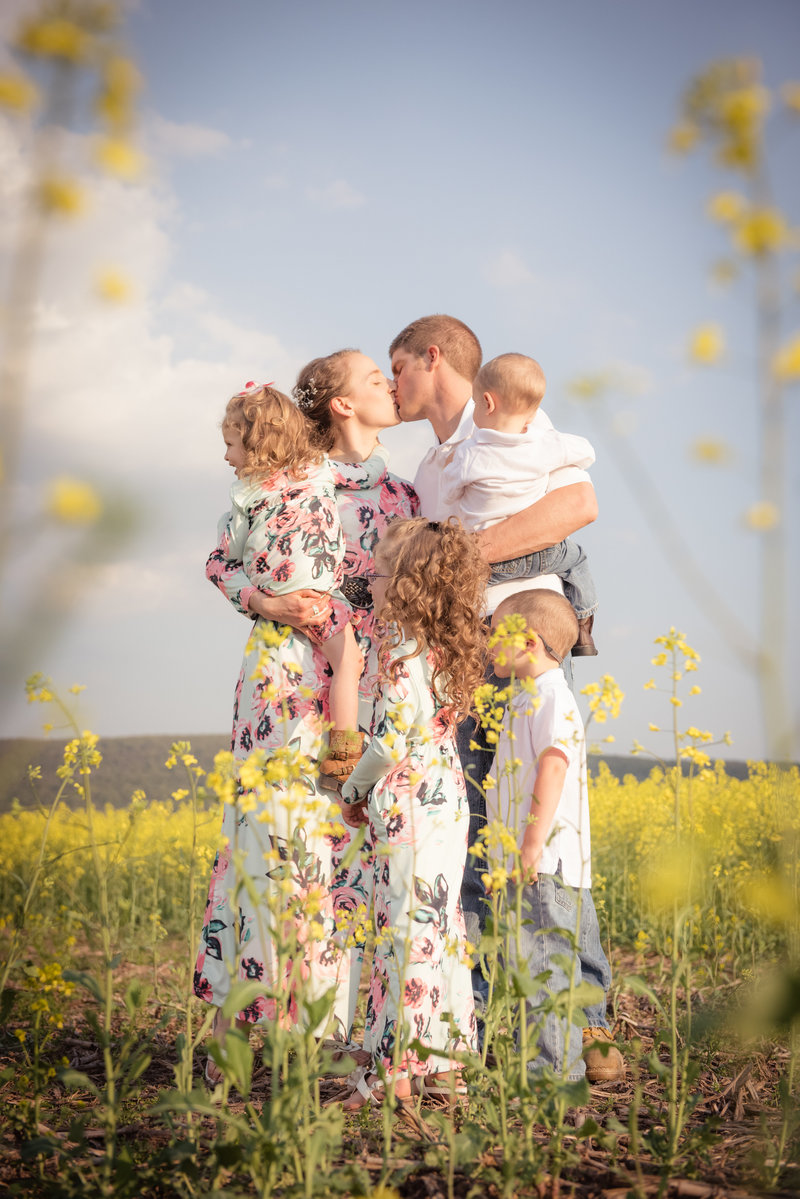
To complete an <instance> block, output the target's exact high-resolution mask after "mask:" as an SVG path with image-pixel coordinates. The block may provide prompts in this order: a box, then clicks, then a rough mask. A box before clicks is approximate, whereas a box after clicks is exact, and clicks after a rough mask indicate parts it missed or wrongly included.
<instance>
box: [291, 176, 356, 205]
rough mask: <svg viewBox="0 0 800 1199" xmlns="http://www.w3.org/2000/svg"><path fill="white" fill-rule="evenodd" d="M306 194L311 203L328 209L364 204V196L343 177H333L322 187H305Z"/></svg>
mask: <svg viewBox="0 0 800 1199" xmlns="http://www.w3.org/2000/svg"><path fill="white" fill-rule="evenodd" d="M306 195H307V196H308V198H309V200H310V201H311V203H312V204H315V205H316V206H317V207H318V208H325V209H328V210H332V209H336V208H360V207H361V206H362V204H366V202H367V199H366V196H362V194H361V192H359V191H356V189H355V188H354V187H353V186H352V185H351V184H349V183H348V182H347V181H346V180H345V179H334V180H333V181H332V182H331V183H327V184H326V185H325V186H324V187H309V188H306Z"/></svg>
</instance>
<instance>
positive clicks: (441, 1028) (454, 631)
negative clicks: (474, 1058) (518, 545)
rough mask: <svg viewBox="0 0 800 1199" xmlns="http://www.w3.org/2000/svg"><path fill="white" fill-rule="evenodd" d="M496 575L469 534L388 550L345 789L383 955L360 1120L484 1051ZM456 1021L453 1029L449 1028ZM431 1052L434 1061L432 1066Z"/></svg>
mask: <svg viewBox="0 0 800 1199" xmlns="http://www.w3.org/2000/svg"><path fill="white" fill-rule="evenodd" d="M488 573H489V568H488V566H487V565H486V564H485V562H484V561H483V559H482V558H481V555H480V552H479V550H478V545H477V542H476V540H475V538H474V537H473V535H472V534H469V533H466V532H465V531H464V529H463V528H462V527H461V525H460V524H459V522H458V521H456V520H450V521H448V522H447V523H439V522H431V521H426V520H423V519H421V518H416V519H412V520H405V521H396V522H395V523H393V524H392V525H390V526H389V528H388V530H387V532H386V533H385V535H384V536H383V538H382V539H381V540H380V542H379V543H378V547H377V551H376V554H375V568H374V572H373V573H372V574H371V576H370V578H371V587H372V594H373V599H374V603H375V610H376V613H377V615H378V617H379V618H380V620H381V621H382V622H383V626H384V630H385V633H384V637H383V640H382V644H381V648H380V655H379V656H380V677H379V696H378V699H377V702H376V710H375V729H374V734H373V737H372V740H371V741H370V744H369V746H368V747H367V749H366V750H365V752H364V756H363V757H362V759H361V761H360V762H359V763H358V765H357V766H356V767H355V769H354V771H353V773H352V774H351V776H350V778H349V779H348V780H347V782H346V783H345V784H344V786H343V788H342V798H343V801H344V803H345V804H346V805H347V808H346V815H345V819H346V820H348V822H352V823H355V822H358V821H368V822H369V826H370V834H371V839H372V840H373V841H374V843H375V847H376V853H375V858H374V913H375V929H376V944H375V951H374V956H373V960H372V967H371V975H370V985H369V993H368V1000H367V1012H366V1028H365V1041H364V1048H365V1049H367V1050H368V1051H369V1052H370V1053H371V1056H372V1072H371V1073H365V1072H361V1073H357V1074H356V1075H355V1082H354V1088H353V1091H352V1092H351V1094H350V1096H348V1098H347V1099H346V1100H345V1101H344V1106H345V1108H346V1109H347V1110H355V1109H357V1108H359V1107H361V1106H363V1105H364V1104H366V1103H369V1102H375V1103H377V1102H380V1092H381V1091H382V1090H383V1089H385V1087H386V1086H387V1085H389V1084H390V1083H392V1084H393V1086H394V1092H395V1095H397V1096H404V1095H409V1094H411V1093H413V1092H417V1093H429V1092H430V1090H431V1089H434V1088H437V1087H440V1086H441V1085H444V1086H447V1085H450V1083H451V1081H452V1080H451V1078H450V1077H449V1072H450V1071H451V1070H455V1069H457V1060H456V1058H455V1056H454V1055H455V1054H456V1053H458V1052H463V1051H465V1050H470V1049H473V1048H474V1047H475V1033H476V1026H475V1012H474V1009H473V1002H472V983H471V976H470V968H469V964H468V962H467V960H466V959H465V941H466V932H465V929H464V918H463V913H462V910H461V902H460V889H461V879H462V875H463V872H464V862H465V858H466V852H467V833H468V828H469V807H468V804H467V798H466V788H465V784H464V776H463V773H462V771H461V766H460V763H459V758H458V752H457V749H456V744H455V726H456V722H457V721H458V720H460V719H461V718H462V717H463V716H465V715H467V714H468V713H469V712H471V711H472V708H473V696H474V693H475V690H476V688H477V687H479V686H480V685H481V684H482V682H483V674H484V668H485V663H486V648H485V642H484V629H483V625H482V622H481V610H482V606H483V595H484V588H485V585H486V580H487V577H488ZM445 1016H447V1017H449V1018H448V1019H445ZM417 1041H418V1042H421V1043H422V1044H423V1045H424V1046H426V1048H429V1049H431V1050H434V1053H433V1054H432V1055H431V1056H429V1057H427V1058H426V1060H425V1061H423V1060H421V1058H420V1056H419V1054H418V1052H417V1051H416V1050H414V1049H412V1048H411V1045H412V1042H417Z"/></svg>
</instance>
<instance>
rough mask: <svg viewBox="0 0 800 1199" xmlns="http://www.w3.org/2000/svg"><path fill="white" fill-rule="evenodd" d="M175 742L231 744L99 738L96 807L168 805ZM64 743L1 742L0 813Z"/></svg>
mask: <svg viewBox="0 0 800 1199" xmlns="http://www.w3.org/2000/svg"><path fill="white" fill-rule="evenodd" d="M173 741H190V742H191V745H192V752H193V753H194V755H195V757H196V758H197V760H198V762H199V763H200V765H201V766H202V767H203V769H204V770H209V769H210V768H211V765H212V763H213V761H214V755H215V754H216V753H217V752H218V750H220V749H228V748H229V744H230V739H229V737H228V735H226V734H225V733H220V734H219V736H198V737H170V736H164V737H107V738H105V739H102V738H101V741H100V750H101V752H102V755H103V761H102V763H101V765H100V766H99V767H98V768H97V770H96V771H95V772H94V773H93V775H92V796H93V799H94V802H95V804H96V806H97V807H104V806H105V804H111V805H112V806H113V807H125V806H127V804H129V803H130V799H131V795H132V794H133V792H134V791H136V790H137V789H139V788H141V790H143V791H144V793H145V794H146V796H147V798H148V799H150V800H159V799H167V798H168V797H169V796H170V794H171V793H172V792H173V791H175V790H177V788H179V787H183V786H184V776H183V773H182V771H181V770H179V769H175V770H167V768H166V767H165V765H164V763H165V762H166V760H167V758H168V757H169V752H170V746H171V745H172V743H173ZM64 743H65V739H64V738H57V737H54V738H52V739H49V740H40V739H33V738H31V739H25V740H23V739H19V740H2V739H0V812H7V811H8V809H9V808H10V807H11V802H12V800H14V799H18V800H19V801H20V803H21V804H22V805H23V807H26V808H27V807H30V806H32V805H33V804H35V802H36V801H35V798H34V793H33V790H32V789H31V784H30V783H29V782H28V766H40V767H41V771H42V778H41V781H40V782H38V783H37V784H36V787H37V792H38V795H39V798H40V800H41V802H43V803H48V802H50V801H51V800H52V798H53V796H54V795H55V792H56V790H57V787H58V779H57V777H56V768H57V767H58V766H60V764H61V761H62V755H63V752H64ZM599 762H605V763H606V765H607V766H608V768H609V770H610V771H611V772H612V774H614V775H616V776H617V778H620V779H622V778H624V777H625V775H627V774H630V775H633V776H634V778H637V779H645V778H647V777H648V775H649V774H650V771H651V770H652V769H653V766H654V763H653V761H652V760H651V759H649V758H644V757H635V758H634V757H622V756H620V755H614V754H608V755H606V754H603V755H602V756H601V757H594V756H592V757H591V758H590V769H591V770H592V771H593V772H594V771H596V770H597V766H598V763H599ZM725 769H726V770H727V772H728V774H730V775H731V776H732V777H734V778H746V777H747V765H746V763H745V762H727V763H726V766H725Z"/></svg>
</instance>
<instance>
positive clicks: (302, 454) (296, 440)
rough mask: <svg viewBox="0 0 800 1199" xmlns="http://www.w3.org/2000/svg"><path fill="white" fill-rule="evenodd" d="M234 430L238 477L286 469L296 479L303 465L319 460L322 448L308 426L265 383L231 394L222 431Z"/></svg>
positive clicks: (301, 475)
mask: <svg viewBox="0 0 800 1199" xmlns="http://www.w3.org/2000/svg"><path fill="white" fill-rule="evenodd" d="M230 429H235V430H236V432H237V433H239V435H240V436H241V439H242V445H243V447H244V452H245V462H244V466H242V467H241V468H240V470H239V474H240V476H241V477H246V476H251V475H262V476H263V477H264V478H267V477H268V476H269V475H274V474H276V473H277V472H278V471H287V472H288V473H289V474H291V475H293V476H294V477H295V478H296V479H304V478H305V477H306V468H307V467H309V466H315V465H317V463H319V462H322V459H323V457H324V455H323V453H322V451H321V450H320V449H318V448H317V447H316V446H315V445H314V444H313V438H312V434H311V427H310V425H309V423H308V421H307V420H306V418H305V417H304V416H303V413H302V412H300V411H298V409H297V408H296V407H295V405H294V404H293V403H292V401H291V400H290V399H289V397H288V396H286V395H284V394H283V392H282V391H278V389H277V388H276V387H272V386H271V385H270V384H267V385H265V386H263V387H251V388H250V389H249V390H248V391H240V392H238V393H237V394H236V395H235V396H231V398H230V399H229V400H228V404H227V407H226V408H225V416H224V417H223V420H222V432H223V433H225V432H227V431H228V430H230Z"/></svg>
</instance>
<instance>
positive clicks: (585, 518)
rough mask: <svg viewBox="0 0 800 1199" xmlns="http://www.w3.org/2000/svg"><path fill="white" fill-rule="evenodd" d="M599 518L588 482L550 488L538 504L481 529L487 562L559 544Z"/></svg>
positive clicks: (481, 542) (480, 541)
mask: <svg viewBox="0 0 800 1199" xmlns="http://www.w3.org/2000/svg"><path fill="white" fill-rule="evenodd" d="M596 519H597V497H596V496H595V493H594V487H592V484H591V483H589V482H585V483H569V484H568V485H567V486H566V487H558V488H556V489H555V490H554V491H548V493H547V495H545V496H543V497H542V498H541V499H540V500H538V501H537V502H536V503H535V504H531V506H530V507H529V508H523V510H522V512H515V513H514V515H513V516H507V517H506V518H505V520H501V521H498V522H497V524H496V525H490V527H489V528H488V529H484V530H483V531H482V532H481V533H478V540H479V543H480V547H481V553H482V554H483V556H484V558H485V559H486V561H487V562H506V561H507V560H508V559H509V558H519V557H521V556H522V555H523V554H534V553H537V552H538V551H539V550H545V549H548V548H549V547H550V546H551V545H557V544H558V542H559V541H563V540H564V538H565V537H569V536H570V534H571V533H576V532H577V531H578V529H582V528H583V527H584V525H590V524H591V523H592V521H593V520H596Z"/></svg>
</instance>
